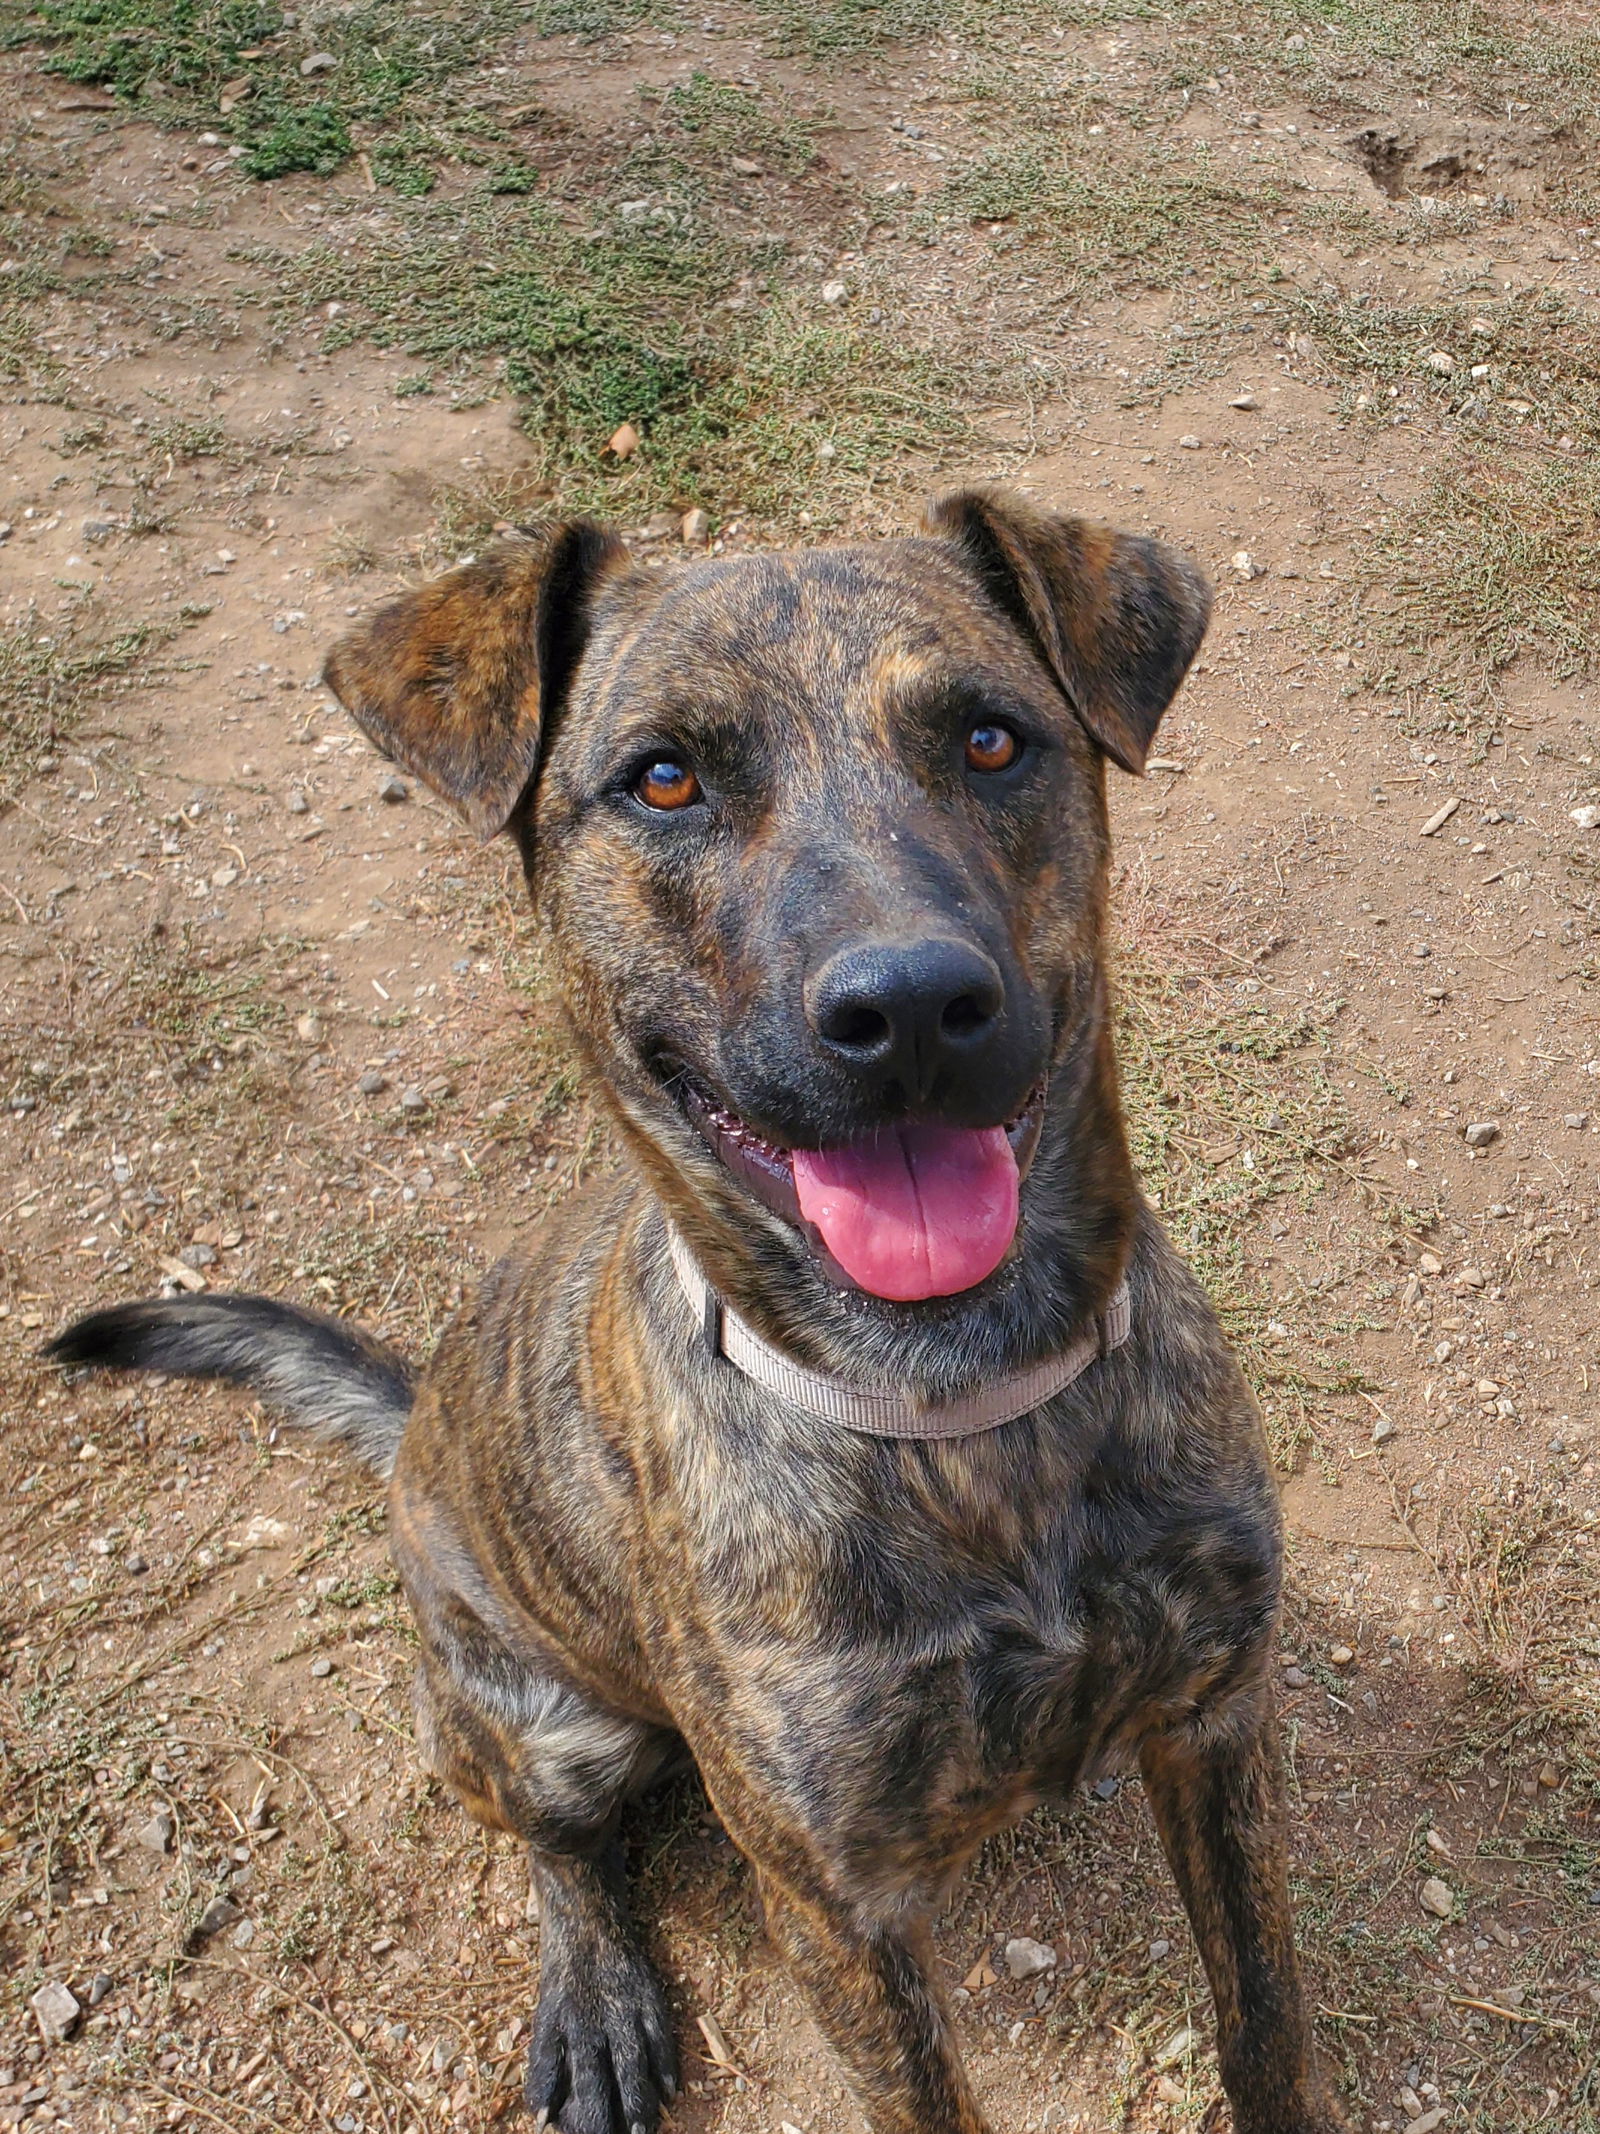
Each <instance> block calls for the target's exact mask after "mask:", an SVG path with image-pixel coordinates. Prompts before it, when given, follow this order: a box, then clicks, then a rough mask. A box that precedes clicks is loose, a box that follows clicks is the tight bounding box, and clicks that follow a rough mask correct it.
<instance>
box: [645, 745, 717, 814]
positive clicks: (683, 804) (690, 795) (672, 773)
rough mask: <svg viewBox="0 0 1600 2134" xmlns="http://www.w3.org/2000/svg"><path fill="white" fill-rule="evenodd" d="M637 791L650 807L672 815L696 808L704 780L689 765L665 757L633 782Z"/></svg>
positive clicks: (647, 766) (652, 764) (648, 766)
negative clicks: (677, 810)
mask: <svg viewBox="0 0 1600 2134" xmlns="http://www.w3.org/2000/svg"><path fill="white" fill-rule="evenodd" d="M633 790H634V794H635V796H636V797H637V798H638V799H640V800H642V801H643V802H644V804H645V806H646V807H647V808H660V809H661V810H662V812H663V813H664V814H668V815H670V814H671V813H672V812H673V811H674V809H677V808H687V807H691V806H693V804H694V802H695V801H697V800H698V799H699V798H700V781H699V779H698V778H697V777H696V776H695V774H694V772H693V771H691V770H690V769H689V768H688V766H687V765H686V764H682V763H678V762H676V761H675V760H674V759H673V758H672V757H671V756H663V757H662V758H661V761H660V762H659V763H651V764H647V765H646V767H645V768H644V769H643V770H642V771H641V772H640V773H639V775H638V777H637V778H636V779H635V780H634V781H633Z"/></svg>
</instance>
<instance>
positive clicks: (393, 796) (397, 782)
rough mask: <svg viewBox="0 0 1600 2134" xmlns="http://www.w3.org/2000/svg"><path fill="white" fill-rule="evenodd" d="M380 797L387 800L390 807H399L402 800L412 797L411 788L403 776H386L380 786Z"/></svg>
mask: <svg viewBox="0 0 1600 2134" xmlns="http://www.w3.org/2000/svg"><path fill="white" fill-rule="evenodd" d="M378 798H379V799H380V800H386V801H387V802H388V803H389V805H390V807H392V808H393V807H398V806H399V804H400V802H401V801H402V800H409V799H410V798H411V788H410V786H408V785H407V784H406V782H405V780H404V779H403V778H394V777H389V778H385V780H384V781H383V783H382V785H380V786H379V788H378Z"/></svg>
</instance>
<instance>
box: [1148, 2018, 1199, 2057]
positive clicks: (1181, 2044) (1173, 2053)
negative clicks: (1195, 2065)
mask: <svg viewBox="0 0 1600 2134" xmlns="http://www.w3.org/2000/svg"><path fill="white" fill-rule="evenodd" d="M1199 2042H1200V2040H1199V2038H1198V2036H1197V2035H1196V2034H1195V2032H1194V2031H1192V2030H1191V2029H1190V2028H1189V2027H1188V2025H1187V2024H1185V2026H1184V2028H1183V2029H1182V2030H1180V2031H1178V2032H1176V2033H1175V2034H1174V2035H1173V2036H1172V2037H1170V2038H1169V2039H1168V2040H1167V2042H1166V2044H1165V2045H1163V2046H1162V2048H1161V2050H1160V2052H1158V2053H1157V2054H1156V2066H1157V2067H1158V2068H1159V2067H1171V2066H1172V2065H1173V2063H1174V2062H1175V2061H1178V2060H1185V2059H1187V2058H1188V2056H1189V2054H1190V2053H1192V2052H1193V2051H1194V2049H1195V2047H1196V2046H1197V2045H1198V2044H1199Z"/></svg>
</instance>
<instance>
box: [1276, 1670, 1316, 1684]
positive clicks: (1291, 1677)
mask: <svg viewBox="0 0 1600 2134" xmlns="http://www.w3.org/2000/svg"><path fill="white" fill-rule="evenodd" d="M1283 1680H1284V1685H1285V1687H1286V1688H1288V1689H1309V1688H1310V1687H1311V1677H1310V1676H1309V1675H1308V1674H1307V1673H1306V1671H1305V1669H1304V1668H1303V1667H1286V1668H1285V1669H1284V1670H1283Z"/></svg>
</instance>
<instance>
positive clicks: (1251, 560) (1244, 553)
mask: <svg viewBox="0 0 1600 2134" xmlns="http://www.w3.org/2000/svg"><path fill="white" fill-rule="evenodd" d="M1231 567H1232V570H1233V574H1234V576H1235V577H1236V578H1243V579H1245V580H1246V581H1248V580H1250V579H1252V578H1264V577H1265V576H1266V575H1267V574H1266V571H1265V569H1264V568H1263V566H1262V565H1261V564H1259V563H1258V562H1257V561H1256V559H1255V557H1254V556H1252V555H1251V553H1250V551H1249V549H1247V548H1238V549H1235V550H1234V552H1233V557H1232V564H1231Z"/></svg>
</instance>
